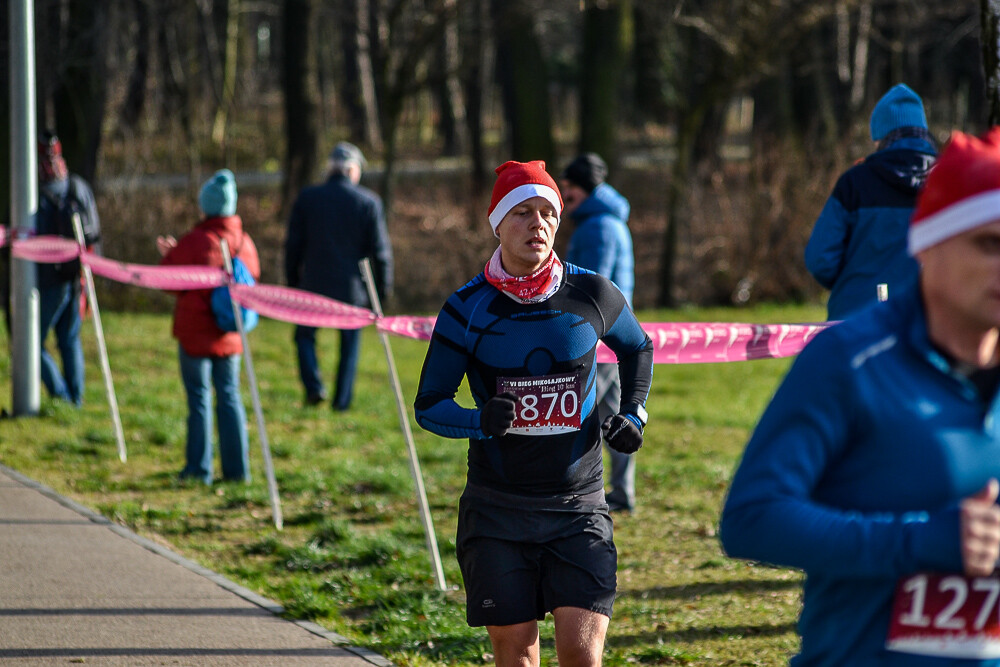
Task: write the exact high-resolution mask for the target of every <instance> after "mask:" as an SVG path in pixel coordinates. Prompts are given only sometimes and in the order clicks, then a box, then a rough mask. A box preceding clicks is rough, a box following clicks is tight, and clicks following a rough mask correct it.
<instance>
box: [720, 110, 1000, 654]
mask: <svg viewBox="0 0 1000 667" xmlns="http://www.w3.org/2000/svg"><path fill="white" fill-rule="evenodd" d="M998 202H1000V128H995V129H994V130H993V131H992V132H991V133H990V134H989V135H987V137H986V138H985V140H979V139H976V138H974V137H968V136H966V135H963V134H961V133H956V134H955V135H954V137H953V138H952V140H951V142H950V143H949V145H948V146H947V147H946V148H945V149H944V151H943V152H942V155H941V158H940V160H939V161H938V165H937V167H935V169H934V170H933V171H932V172H931V174H930V175H929V177H928V181H927V187H926V190H925V191H924V192H923V193H922V194H921V197H920V199H919V201H918V205H917V209H916V211H915V214H914V218H913V222H912V223H911V226H910V230H909V233H908V239H909V240H908V246H909V252H910V253H911V255H912V256H914V257H915V258H916V259H917V261H918V262H919V264H920V267H921V268H920V275H919V280H918V281H917V282H916V283H914V284H912V285H911V286H909V287H907V288H906V289H904V290H902V291H901V292H899V293H897V294H896V295H895V296H894V297H892V298H890V299H889V300H888V302H887V303H875V304H873V305H871V306H870V307H868V308H866V309H864V310H862V311H860V312H858V313H857V314H855V315H854V316H852V317H849V318H848V319H846V320H844V321H843V322H841V323H838V324H835V325H832V326H831V327H829V328H828V329H827V330H825V331H823V332H822V333H820V334H819V335H818V336H816V338H815V339H814V340H813V341H812V342H810V343H809V345H808V346H807V347H806V348H805V349H804V350H803V351H802V353H801V354H800V356H799V358H798V359H796V361H795V363H794V364H793V366H792V368H791V370H790V371H789V373H788V375H787V377H786V378H785V379H784V381H783V382H782V384H781V386H780V387H779V389H778V391H777V393H776V394H775V395H774V398H773V399H772V401H771V403H770V405H769V406H768V407H767V409H766V410H765V412H764V414H763V416H762V417H761V419H760V423H759V424H758V425H757V428H756V430H755V431H754V433H753V436H752V437H751V439H750V442H749V444H748V445H747V448H746V451H745V453H744V456H743V460H742V461H741V463H740V464H739V467H738V469H737V470H736V474H735V475H734V477H733V480H732V484H731V486H730V489H729V494H728V497H727V498H726V501H725V504H724V507H723V511H722V518H721V523H720V533H719V534H720V538H721V541H722V546H723V547H724V549H725V551H726V553H727V554H728V555H730V556H732V557H736V558H745V559H751V560H756V561H762V562H766V563H771V564H776V565H782V566H789V567H795V568H800V569H802V570H804V571H805V574H806V580H805V590H804V595H803V604H802V613H801V616H800V618H799V623H798V629H799V632H800V634H801V636H802V645H801V650H800V653H799V654H798V655H797V656H795V657H794V658H793V659H792V661H791V664H792V665H810V666H813V667H816V666H818V667H823V666H826V665H829V666H833V665H838V666H840V665H852V666H854V667H873V666H875V665H878V666H880V667H895V666H906V667H923V666H928V667H930V666H933V667H938V666H943V665H955V666H958V665H962V666H965V667H969V666H973V665H975V666H984V665H993V666H996V665H1000V643H998V641H997V639H996V638H997V636H998V635H1000V628H998V626H1000V608H998V603H1000V580H998V578H997V575H996V570H995V568H996V563H997V559H998V557H1000V508H998V507H997V505H996V499H997V492H998V488H1000V485H998V483H997V479H998V478H1000V400H998V396H997V388H998V384H1000V348H998V346H997V333H998V329H1000V284H998V283H1000V205H998ZM991 591H993V592H992V593H991ZM991 633H992V634H991Z"/></svg>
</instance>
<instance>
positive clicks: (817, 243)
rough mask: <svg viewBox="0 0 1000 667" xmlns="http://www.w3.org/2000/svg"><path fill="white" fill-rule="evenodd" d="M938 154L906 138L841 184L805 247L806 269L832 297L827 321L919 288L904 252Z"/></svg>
mask: <svg viewBox="0 0 1000 667" xmlns="http://www.w3.org/2000/svg"><path fill="white" fill-rule="evenodd" d="M934 156H935V153H934V147H933V146H931V144H930V143H928V142H927V141H924V140H923V139H916V138H905V139H900V140H899V141H896V142H895V143H893V144H892V145H890V146H889V147H888V148H886V149H884V150H881V151H878V152H877V153H873V154H871V155H869V156H868V157H867V158H865V161H864V162H862V163H860V164H857V165H855V166H854V167H851V168H850V169H848V170H847V171H846V172H845V173H844V174H843V175H842V176H841V177H840V179H839V180H838V181H837V184H836V186H834V189H833V193H832V194H831V195H830V198H829V199H828V200H827V202H826V205H825V206H824V207H823V210H822V212H821V213H820V215H819V218H818V219H817V220H816V225H815V226H814V227H813V231H812V236H811V237H810V238H809V243H808V245H806V252H805V260H806V268H807V269H809V272H810V273H811V274H812V275H813V277H815V278H816V280H817V281H818V282H819V284H820V285H822V286H823V287H825V288H827V289H829V290H830V300H829V302H828V303H827V315H828V318H829V319H831V320H840V319H843V318H844V317H846V316H847V315H849V314H850V313H853V312H855V311H857V310H859V309H861V308H864V307H865V306H867V305H869V304H871V303H873V302H875V301H877V300H878V296H877V285H878V284H879V283H885V284H887V285H888V287H889V297H890V298H892V296H893V294H895V293H896V292H898V291H900V290H903V289H905V288H906V286H907V285H908V284H909V283H912V282H913V281H914V280H916V276H917V263H916V261H915V260H914V259H913V258H912V257H910V256H909V254H908V253H907V250H906V235H907V230H908V229H909V224H910V216H911V215H912V213H913V208H914V206H915V205H916V197H917V192H918V191H919V190H920V188H921V187H923V184H924V179H925V178H926V177H927V172H928V170H929V169H930V167H931V165H932V164H933V162H934Z"/></svg>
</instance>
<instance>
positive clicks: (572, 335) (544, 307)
mask: <svg viewBox="0 0 1000 667" xmlns="http://www.w3.org/2000/svg"><path fill="white" fill-rule="evenodd" d="M564 267H565V275H564V277H563V284H562V286H561V287H560V288H559V290H558V291H557V292H556V293H555V294H554V295H553V296H552V297H550V298H548V299H546V300H545V301H542V302H540V303H531V304H522V303H518V302H516V301H514V300H513V299H511V298H509V297H508V296H506V295H504V294H503V293H501V292H500V291H499V290H497V289H496V288H495V287H493V286H492V285H490V284H489V283H488V282H487V281H486V278H485V276H483V274H479V275H478V276H476V277H475V278H473V279H472V280H471V281H470V282H469V283H467V284H466V285H465V286H464V287H462V288H461V289H459V290H458V291H457V292H455V293H454V294H453V295H452V296H451V297H449V299H448V301H447V302H446V303H445V305H444V307H443V308H442V309H441V313H440V314H439V315H438V318H437V323H436V324H435V325H434V334H433V336H432V337H431V342H430V345H429V347H428V350H427V357H426V359H425V360H424V367H423V371H422V372H421V375H420V387H419V389H418V390H417V397H416V400H415V401H414V407H415V412H416V418H417V422H418V423H419V424H420V426H422V427H423V428H425V429H427V430H428V431H431V432H433V433H437V434H438V435H442V436H444V437H448V438H469V476H468V481H469V483H470V484H475V485H478V486H481V487H484V488H487V489H493V490H496V491H501V492H504V493H510V494H516V495H518V496H529V497H532V496H533V497H537V498H551V497H553V496H564V495H576V494H587V493H592V492H595V491H599V490H600V489H601V488H602V487H603V479H602V475H601V470H602V463H601V432H600V423H599V420H598V416H597V411H596V410H595V409H594V403H595V393H596V392H595V377H596V375H595V369H596V365H595V363H594V359H595V353H596V349H597V341H598V340H599V339H600V340H603V341H604V342H605V344H607V346H608V347H610V348H611V349H612V350H613V351H614V352H615V353H616V354H617V355H618V364H619V366H618V367H619V371H620V373H621V378H622V398H621V410H620V411H621V412H623V413H632V414H637V408H638V406H643V407H645V403H646V397H647V395H648V393H649V387H650V383H651V380H652V368H653V348H652V342H651V341H650V339H649V336H647V335H646V333H645V332H644V331H643V330H642V327H641V326H640V324H639V322H638V321H637V320H636V318H635V315H634V314H633V313H632V311H631V309H630V308H629V307H628V304H626V303H625V298H624V297H623V296H622V293H621V292H620V291H619V290H618V289H617V288H616V287H615V286H614V285H613V284H612V283H611V281H609V280H608V279H607V278H604V277H603V276H599V275H596V274H594V273H592V272H590V271H586V270H584V269H581V268H579V267H577V266H574V265H572V264H569V263H567V264H565V265H564ZM553 374H578V375H579V376H580V380H581V387H582V392H581V393H582V396H581V397H580V398H581V400H580V415H581V416H582V424H581V428H580V430H578V431H570V432H566V433H558V434H552V435H516V434H507V435H505V436H503V437H500V438H489V437H486V434H485V433H483V431H482V429H481V428H480V414H481V412H480V409H479V408H482V406H483V405H484V404H485V403H486V401H488V400H489V399H490V398H491V397H492V396H494V395H496V394H497V393H498V392H497V387H496V385H497V378H498V377H501V376H507V377H538V376H544V375H553ZM466 376H467V377H468V381H469V387H470V389H471V391H472V397H473V399H474V400H475V403H476V406H477V409H469V408H463V407H462V406H460V405H459V404H458V403H457V402H456V401H455V395H456V393H457V391H458V388H459V386H460V385H461V384H462V380H463V378H464V377H466Z"/></svg>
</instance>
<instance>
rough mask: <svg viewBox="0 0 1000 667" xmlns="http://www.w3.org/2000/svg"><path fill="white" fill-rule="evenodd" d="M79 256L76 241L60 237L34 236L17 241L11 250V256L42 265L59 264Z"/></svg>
mask: <svg viewBox="0 0 1000 667" xmlns="http://www.w3.org/2000/svg"><path fill="white" fill-rule="evenodd" d="M79 254H80V248H79V246H77V245H76V241H71V240H69V239H64V238H62V237H60V236H36V237H35V238H31V239H17V240H15V241H14V244H13V247H12V248H11V255H13V256H14V257H17V258H18V259H26V260H28V261H31V262H41V263H42V264H59V263H60V262H66V261H69V260H71V259H73V258H74V257H77V256H78V255H79Z"/></svg>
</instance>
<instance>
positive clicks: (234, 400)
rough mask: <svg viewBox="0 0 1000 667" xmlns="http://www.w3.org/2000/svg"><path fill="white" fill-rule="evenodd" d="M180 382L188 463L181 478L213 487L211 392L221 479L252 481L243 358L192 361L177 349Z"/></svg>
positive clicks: (195, 359) (193, 359)
mask: <svg viewBox="0 0 1000 667" xmlns="http://www.w3.org/2000/svg"><path fill="white" fill-rule="evenodd" d="M178 354H179V356H180V365H181V379H182V380H183V381H184V391H185V392H187V403H188V418H187V445H186V448H185V453H186V456H187V462H186V463H185V465H184V469H183V470H182V471H181V477H195V478H197V479H200V480H201V481H203V482H204V483H205V484H211V483H212V389H211V386H210V385H209V382H211V383H212V385H213V386H214V387H215V398H216V401H215V416H216V419H217V420H218V422H219V457H220V458H221V459H222V477H223V478H224V479H227V480H234V481H249V480H250V461H249V456H248V451H249V448H248V446H247V424H246V422H247V415H246V410H245V409H244V408H243V399H242V398H241V397H240V355H238V354H234V355H231V356H228V357H192V356H190V355H188V354H187V353H186V352H184V350H183V348H180V347H179V346H178Z"/></svg>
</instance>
